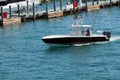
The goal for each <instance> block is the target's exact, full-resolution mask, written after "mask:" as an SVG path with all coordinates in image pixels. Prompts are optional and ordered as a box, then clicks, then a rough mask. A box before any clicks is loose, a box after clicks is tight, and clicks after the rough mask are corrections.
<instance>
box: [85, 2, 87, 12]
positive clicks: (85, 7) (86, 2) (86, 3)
mask: <svg viewBox="0 0 120 80" xmlns="http://www.w3.org/2000/svg"><path fill="white" fill-rule="evenodd" d="M85 8H86V11H87V8H88V4H87V0H85Z"/></svg>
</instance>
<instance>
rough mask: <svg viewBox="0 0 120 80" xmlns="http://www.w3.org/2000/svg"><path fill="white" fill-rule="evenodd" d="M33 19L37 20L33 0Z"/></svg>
mask: <svg viewBox="0 0 120 80" xmlns="http://www.w3.org/2000/svg"><path fill="white" fill-rule="evenodd" d="M33 20H35V4H34V2H33Z"/></svg>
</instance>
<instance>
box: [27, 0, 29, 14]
mask: <svg viewBox="0 0 120 80" xmlns="http://www.w3.org/2000/svg"><path fill="white" fill-rule="evenodd" d="M28 3H29V2H28V0H27V14H28Z"/></svg>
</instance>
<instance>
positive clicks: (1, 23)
mask: <svg viewBox="0 0 120 80" xmlns="http://www.w3.org/2000/svg"><path fill="white" fill-rule="evenodd" d="M0 25H3V7H1V21H0Z"/></svg>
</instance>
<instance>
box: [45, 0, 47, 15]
mask: <svg viewBox="0 0 120 80" xmlns="http://www.w3.org/2000/svg"><path fill="white" fill-rule="evenodd" d="M45 3H46V14H48V1H47V0H45Z"/></svg>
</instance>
